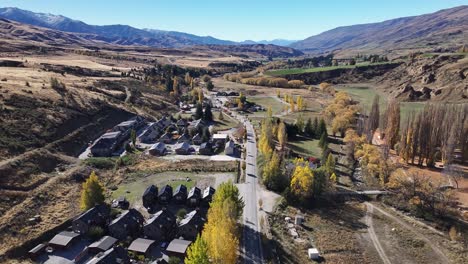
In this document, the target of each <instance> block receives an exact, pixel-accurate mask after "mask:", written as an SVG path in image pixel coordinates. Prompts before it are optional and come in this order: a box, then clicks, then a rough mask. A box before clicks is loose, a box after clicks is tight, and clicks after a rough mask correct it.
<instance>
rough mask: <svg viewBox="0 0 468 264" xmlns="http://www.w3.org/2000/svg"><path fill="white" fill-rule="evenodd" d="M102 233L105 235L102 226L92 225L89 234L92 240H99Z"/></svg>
mask: <svg viewBox="0 0 468 264" xmlns="http://www.w3.org/2000/svg"><path fill="white" fill-rule="evenodd" d="M102 235H104V229H102V227H100V226H91V227H90V228H89V230H88V236H89V237H90V238H91V239H92V240H98V239H99V238H101V237H102Z"/></svg>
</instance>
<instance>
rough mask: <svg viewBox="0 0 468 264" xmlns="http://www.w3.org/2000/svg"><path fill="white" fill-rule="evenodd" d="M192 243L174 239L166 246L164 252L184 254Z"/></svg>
mask: <svg viewBox="0 0 468 264" xmlns="http://www.w3.org/2000/svg"><path fill="white" fill-rule="evenodd" d="M191 243H192V241H189V240H183V239H174V240H172V241H171V243H169V246H167V249H166V251H169V252H174V253H181V254H185V252H186V251H187V248H188V247H189V246H190V244H191Z"/></svg>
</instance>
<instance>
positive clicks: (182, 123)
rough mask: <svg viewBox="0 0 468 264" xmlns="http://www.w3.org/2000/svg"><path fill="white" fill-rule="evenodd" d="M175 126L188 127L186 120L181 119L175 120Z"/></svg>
mask: <svg viewBox="0 0 468 264" xmlns="http://www.w3.org/2000/svg"><path fill="white" fill-rule="evenodd" d="M176 125H177V126H178V127H186V126H187V125H188V122H187V120H185V119H183V118H182V119H179V120H177V122H176Z"/></svg>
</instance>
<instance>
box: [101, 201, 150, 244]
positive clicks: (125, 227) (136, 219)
mask: <svg viewBox="0 0 468 264" xmlns="http://www.w3.org/2000/svg"><path fill="white" fill-rule="evenodd" d="M143 222H144V218H143V216H142V215H141V214H140V212H138V211H137V210H135V209H133V208H132V209H130V210H128V211H125V212H123V213H122V214H121V215H120V216H119V217H117V218H116V219H114V220H113V221H112V222H111V223H110V224H109V234H110V235H111V236H113V237H115V238H117V239H119V240H125V239H127V237H137V236H138V235H139V234H140V232H141V228H142V227H143Z"/></svg>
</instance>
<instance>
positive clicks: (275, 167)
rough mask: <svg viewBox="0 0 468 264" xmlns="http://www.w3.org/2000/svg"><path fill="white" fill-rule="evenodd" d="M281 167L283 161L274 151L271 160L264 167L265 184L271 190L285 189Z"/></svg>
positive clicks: (263, 177)
mask: <svg viewBox="0 0 468 264" xmlns="http://www.w3.org/2000/svg"><path fill="white" fill-rule="evenodd" d="M280 165H281V159H280V157H279V155H278V153H276V151H274V152H273V155H272V156H271V159H270V160H269V161H268V162H267V163H266V164H265V166H264V167H263V173H262V179H263V183H264V184H265V186H266V187H267V188H268V189H269V190H274V191H281V190H282V189H284V187H285V186H284V182H283V177H282V174H281V167H280Z"/></svg>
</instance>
